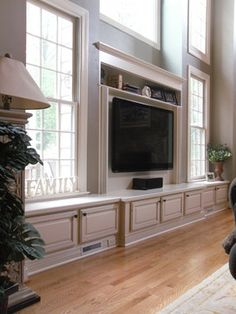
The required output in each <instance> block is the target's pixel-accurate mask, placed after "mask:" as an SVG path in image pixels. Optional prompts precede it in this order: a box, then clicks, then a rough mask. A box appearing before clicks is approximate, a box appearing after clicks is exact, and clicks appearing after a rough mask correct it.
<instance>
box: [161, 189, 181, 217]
mask: <svg viewBox="0 0 236 314" xmlns="http://www.w3.org/2000/svg"><path fill="white" fill-rule="evenodd" d="M182 215H183V194H182V193H181V194H174V195H171V196H165V197H163V198H162V212H161V218H162V221H163V222H164V221H168V220H171V219H175V218H178V217H181V216H182Z"/></svg>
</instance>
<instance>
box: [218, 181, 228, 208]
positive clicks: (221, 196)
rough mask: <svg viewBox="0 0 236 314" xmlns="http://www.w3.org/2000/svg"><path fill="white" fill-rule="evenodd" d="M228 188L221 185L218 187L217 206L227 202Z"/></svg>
mask: <svg viewBox="0 0 236 314" xmlns="http://www.w3.org/2000/svg"><path fill="white" fill-rule="evenodd" d="M227 197H228V186H227V185H221V186H217V187H216V204H220V203H225V202H227Z"/></svg>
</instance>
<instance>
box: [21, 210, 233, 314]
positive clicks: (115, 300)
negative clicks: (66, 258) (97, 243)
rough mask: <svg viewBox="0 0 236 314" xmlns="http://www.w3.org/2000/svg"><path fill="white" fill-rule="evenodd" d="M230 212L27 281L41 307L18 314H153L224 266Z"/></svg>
mask: <svg viewBox="0 0 236 314" xmlns="http://www.w3.org/2000/svg"><path fill="white" fill-rule="evenodd" d="M233 228H234V222H233V215H232V212H231V210H225V211H223V212H220V213H217V214H214V215H211V216H208V217H207V218H206V219H205V220H203V221H199V222H196V223H194V224H190V225H187V226H185V227H183V228H181V229H177V230H174V231H171V232H168V233H165V234H161V235H159V236H157V237H155V238H152V239H148V240H145V241H143V242H140V243H138V244H135V245H132V246H130V247H127V248H115V249H111V250H109V251H106V252H103V253H100V254H97V255H94V256H90V257H86V258H84V259H81V260H78V261H75V262H73V263H70V264H66V265H64V266H61V267H57V268H55V269H51V270H49V271H46V272H43V273H40V274H38V275H35V276H32V278H30V281H29V282H28V283H27V285H28V286H30V287H31V288H32V289H33V290H35V291H36V292H37V293H39V295H40V296H41V299H42V300H41V302H40V303H38V304H35V305H33V306H30V307H28V308H26V309H24V310H22V311H20V312H19V314H44V313H50V314H66V313H70V314H77V313H79V314H87V313H88V314H95V313H99V314H110V313H114V314H121V313H122V314H123V313H129V314H130V313H131V314H132V313H135V314H139V313H142V314H152V313H157V312H158V311H159V310H160V309H161V308H162V307H164V306H165V305H166V304H168V303H170V302H172V301H173V300H175V299H176V298H178V297H179V296H180V295H181V294H183V293H184V292H186V291H187V290H188V289H190V288H191V287H193V286H194V285H196V284H198V283H200V282H201V281H202V280H203V279H204V278H206V277H207V276H209V275H210V274H211V273H213V272H214V271H216V270H217V269H218V268H220V267H221V266H222V265H224V264H225V263H226V262H227V261H228V256H227V255H226V254H225V253H224V250H223V248H222V242H223V240H224V238H225V237H226V236H227V235H228V234H229V233H230V232H231V230H233Z"/></svg>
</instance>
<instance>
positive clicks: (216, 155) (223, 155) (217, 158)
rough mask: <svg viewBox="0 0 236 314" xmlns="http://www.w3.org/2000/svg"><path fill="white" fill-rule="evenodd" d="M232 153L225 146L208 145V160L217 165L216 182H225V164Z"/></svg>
mask: <svg viewBox="0 0 236 314" xmlns="http://www.w3.org/2000/svg"><path fill="white" fill-rule="evenodd" d="M231 156H232V153H231V151H230V149H229V148H228V146H227V145H225V144H216V145H213V144H208V145H207V157H208V160H209V161H210V162H211V163H213V164H214V165H215V173H216V178H215V180H216V181H223V180H224V179H223V178H222V176H221V175H222V173H223V163H224V161H225V160H227V159H229V158H230V157H231Z"/></svg>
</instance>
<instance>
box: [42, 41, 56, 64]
mask: <svg viewBox="0 0 236 314" xmlns="http://www.w3.org/2000/svg"><path fill="white" fill-rule="evenodd" d="M41 55H42V66H43V67H45V68H48V69H51V70H56V66H57V49H56V45H55V44H53V43H50V42H49V41H47V40H42V54H41Z"/></svg>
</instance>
